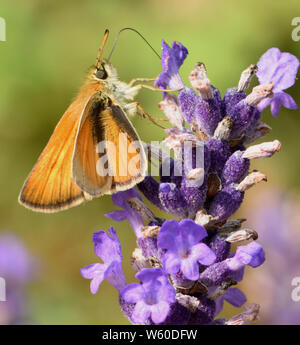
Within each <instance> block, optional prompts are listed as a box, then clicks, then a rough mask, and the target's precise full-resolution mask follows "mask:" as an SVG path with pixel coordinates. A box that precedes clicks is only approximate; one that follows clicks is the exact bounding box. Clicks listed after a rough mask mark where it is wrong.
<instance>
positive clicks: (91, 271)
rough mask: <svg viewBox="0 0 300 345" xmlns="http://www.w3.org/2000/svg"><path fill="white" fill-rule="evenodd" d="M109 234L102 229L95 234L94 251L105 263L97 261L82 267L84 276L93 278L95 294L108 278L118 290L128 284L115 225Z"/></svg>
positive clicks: (91, 286) (93, 292) (91, 285)
mask: <svg viewBox="0 0 300 345" xmlns="http://www.w3.org/2000/svg"><path fill="white" fill-rule="evenodd" d="M108 232H109V235H110V236H109V235H108V234H107V233H106V232H105V231H103V230H100V231H98V232H95V233H94V235H93V242H94V251H95V254H96V255H97V256H99V258H100V259H102V260H103V264H100V263H95V264H92V265H88V266H85V267H83V268H82V269H81V271H80V272H81V275H82V276H83V278H86V279H91V284H90V289H91V293H92V294H95V293H96V292H97V291H98V289H99V286H100V284H101V283H102V281H103V280H104V279H107V280H108V281H109V282H110V284H111V285H112V286H114V287H115V288H116V289H117V290H118V291H121V289H122V288H123V287H124V286H125V284H126V278H125V276H124V273H123V270H122V266H121V262H122V254H121V243H120V241H119V239H118V236H117V234H116V231H115V229H114V228H113V227H111V228H110V229H109V231H108Z"/></svg>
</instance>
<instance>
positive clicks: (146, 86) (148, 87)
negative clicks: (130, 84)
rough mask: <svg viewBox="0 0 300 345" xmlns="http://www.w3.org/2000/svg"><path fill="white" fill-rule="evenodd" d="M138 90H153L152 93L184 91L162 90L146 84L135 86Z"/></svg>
mask: <svg viewBox="0 0 300 345" xmlns="http://www.w3.org/2000/svg"><path fill="white" fill-rule="evenodd" d="M135 87H136V88H139V89H142V88H144V89H149V90H152V91H159V92H177V91H181V90H182V89H174V90H168V89H160V88H158V87H154V86H151V85H145V84H138V85H136V86H135Z"/></svg>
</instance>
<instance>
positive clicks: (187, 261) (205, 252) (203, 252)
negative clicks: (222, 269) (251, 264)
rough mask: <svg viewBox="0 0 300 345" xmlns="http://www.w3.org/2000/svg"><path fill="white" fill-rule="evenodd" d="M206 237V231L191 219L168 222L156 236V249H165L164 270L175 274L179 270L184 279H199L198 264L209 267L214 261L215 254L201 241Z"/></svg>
mask: <svg viewBox="0 0 300 345" xmlns="http://www.w3.org/2000/svg"><path fill="white" fill-rule="evenodd" d="M206 236H207V232H206V230H205V229H204V228H203V227H202V226H201V225H197V224H196V223H195V222H194V221H192V220H191V219H185V220H182V221H181V222H180V223H178V222H177V221H176V220H168V221H166V222H164V224H163V225H162V227H161V229H160V232H159V234H158V241H157V245H158V247H160V248H162V249H166V253H165V255H164V257H163V266H164V270H165V272H167V273H170V274H172V273H173V274H176V273H178V271H179V270H181V271H182V274H183V275H184V277H185V278H187V279H189V280H194V281H195V280H197V279H198V278H199V263H201V264H202V265H205V266H207V265H211V264H212V263H213V262H214V261H215V260H216V255H215V253H214V252H213V251H212V250H211V249H210V248H209V247H208V246H207V245H206V244H204V243H201V240H202V239H203V238H204V237H206Z"/></svg>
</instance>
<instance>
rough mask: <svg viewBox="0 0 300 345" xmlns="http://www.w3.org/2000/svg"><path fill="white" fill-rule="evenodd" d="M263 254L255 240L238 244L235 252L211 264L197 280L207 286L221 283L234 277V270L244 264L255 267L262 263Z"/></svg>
mask: <svg viewBox="0 0 300 345" xmlns="http://www.w3.org/2000/svg"><path fill="white" fill-rule="evenodd" d="M264 261H265V255H264V251H263V249H262V247H261V246H260V245H259V244H257V243H256V242H252V243H250V244H248V245H245V246H239V247H238V248H237V251H236V254H235V255H234V256H233V257H232V258H229V259H226V260H224V261H221V262H217V263H215V264H212V265H211V266H209V267H208V268H206V270H204V271H203V272H202V273H201V274H200V278H199V281H200V282H201V283H202V284H204V285H205V286H207V287H212V286H218V285H221V284H222V283H223V282H225V281H226V280H228V279H233V278H235V274H236V272H238V271H239V270H241V269H242V268H244V267H245V266H246V265H249V266H251V267H257V266H260V265H261V264H263V262H264Z"/></svg>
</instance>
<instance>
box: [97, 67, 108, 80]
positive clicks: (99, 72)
mask: <svg viewBox="0 0 300 345" xmlns="http://www.w3.org/2000/svg"><path fill="white" fill-rule="evenodd" d="M95 76H96V78H97V79H106V78H107V77H108V75H107V73H106V71H105V69H104V67H103V66H101V67H100V68H99V69H98V70H97V71H96V73H95Z"/></svg>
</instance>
